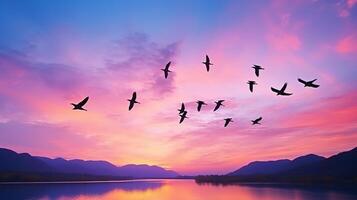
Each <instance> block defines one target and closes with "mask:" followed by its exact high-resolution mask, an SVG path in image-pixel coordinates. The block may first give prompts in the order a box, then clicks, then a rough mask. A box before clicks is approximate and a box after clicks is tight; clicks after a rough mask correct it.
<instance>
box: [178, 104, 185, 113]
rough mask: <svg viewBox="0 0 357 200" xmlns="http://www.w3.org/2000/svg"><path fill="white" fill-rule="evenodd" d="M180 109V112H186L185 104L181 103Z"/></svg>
mask: <svg viewBox="0 0 357 200" xmlns="http://www.w3.org/2000/svg"><path fill="white" fill-rule="evenodd" d="M177 110H178V111H179V114H181V113H183V112H185V104H183V103H182V104H181V108H180V109H177Z"/></svg>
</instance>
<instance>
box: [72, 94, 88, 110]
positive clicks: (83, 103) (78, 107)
mask: <svg viewBox="0 0 357 200" xmlns="http://www.w3.org/2000/svg"><path fill="white" fill-rule="evenodd" d="M88 99H89V97H86V98H84V99H83V100H82V101H81V102H79V103H77V104H75V103H71V105H72V106H73V110H84V111H87V110H86V109H84V108H83V106H84V105H85V104H86V103H87V101H88Z"/></svg>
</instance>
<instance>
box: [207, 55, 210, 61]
mask: <svg viewBox="0 0 357 200" xmlns="http://www.w3.org/2000/svg"><path fill="white" fill-rule="evenodd" d="M206 63H210V60H209V57H208V55H206Z"/></svg>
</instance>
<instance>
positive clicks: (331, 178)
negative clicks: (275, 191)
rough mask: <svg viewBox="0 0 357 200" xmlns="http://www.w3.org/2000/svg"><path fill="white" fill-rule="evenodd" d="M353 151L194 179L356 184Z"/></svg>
mask: <svg viewBox="0 0 357 200" xmlns="http://www.w3.org/2000/svg"><path fill="white" fill-rule="evenodd" d="M356 169H357V148H354V149H352V150H350V151H346V152H342V153H339V154H336V155H334V156H331V157H329V158H324V157H321V156H317V155H313V154H309V155H306V156H302V157H298V158H296V159H294V160H291V161H290V160H277V161H259V162H252V163H249V164H248V165H246V166H244V167H242V168H240V169H238V170H236V171H234V172H232V173H229V174H227V175H222V176H218V175H210V176H197V177H196V178H195V180H196V182H197V183H213V184H230V183H245V182H269V183H272V182H276V183H281V182H283V183H314V184H315V183H318V184H321V183H323V184H357V170H356Z"/></svg>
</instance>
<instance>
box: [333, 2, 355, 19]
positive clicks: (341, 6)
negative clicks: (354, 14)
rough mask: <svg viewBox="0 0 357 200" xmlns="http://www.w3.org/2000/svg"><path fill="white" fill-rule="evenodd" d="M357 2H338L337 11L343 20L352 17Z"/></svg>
mask: <svg viewBox="0 0 357 200" xmlns="http://www.w3.org/2000/svg"><path fill="white" fill-rule="evenodd" d="M356 3H357V0H342V1H337V3H336V6H337V11H338V15H339V16H340V17H342V18H346V17H349V16H350V13H351V9H352V8H353V7H354V5H356Z"/></svg>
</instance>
